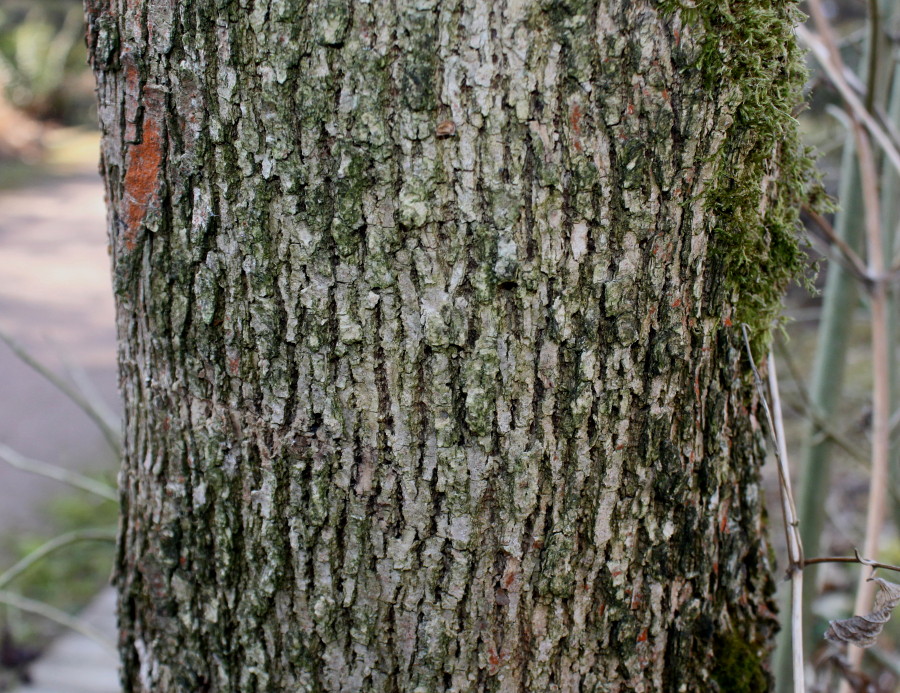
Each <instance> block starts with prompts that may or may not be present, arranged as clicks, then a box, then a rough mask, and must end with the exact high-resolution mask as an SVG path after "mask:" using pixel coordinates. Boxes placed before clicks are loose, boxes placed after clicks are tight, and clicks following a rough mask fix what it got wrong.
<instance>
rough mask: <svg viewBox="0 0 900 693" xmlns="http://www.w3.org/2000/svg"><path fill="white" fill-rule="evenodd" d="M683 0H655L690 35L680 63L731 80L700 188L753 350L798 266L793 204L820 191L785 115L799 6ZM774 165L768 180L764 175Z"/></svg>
mask: <svg viewBox="0 0 900 693" xmlns="http://www.w3.org/2000/svg"><path fill="white" fill-rule="evenodd" d="M691 4H692V5H693V6H692V7H687V6H686V5H685V4H682V2H681V1H680V0H664V2H661V3H660V6H661V9H662V11H663V12H664V13H669V14H672V13H678V14H679V15H680V17H681V20H682V22H683V24H684V25H685V30H686V31H690V32H692V33H694V34H695V35H696V36H698V37H699V46H698V54H697V55H692V59H691V61H690V63H691V64H690V65H687V64H686V65H685V66H684V67H685V69H690V70H699V71H700V75H701V80H702V84H703V87H704V88H705V89H710V90H717V89H734V90H735V96H734V99H735V100H736V104H735V105H736V112H735V116H734V123H733V125H732V127H731V129H730V132H729V133H728V137H727V138H726V144H725V146H724V147H722V149H721V150H720V151H719V152H716V153H715V157H716V159H717V161H716V163H717V166H716V171H717V174H716V179H715V180H714V182H713V184H712V185H710V186H709V187H708V189H707V192H706V195H705V197H706V206H707V209H708V211H709V212H710V213H711V215H712V218H713V224H714V228H713V229H712V247H711V250H712V254H713V258H714V261H715V262H716V264H717V265H718V267H717V269H718V272H719V273H720V275H721V276H722V278H723V282H724V289H725V292H726V295H727V297H729V298H731V300H733V301H734V306H733V308H734V313H733V316H732V320H733V322H734V323H735V324H738V323H747V324H748V325H749V327H750V330H751V332H752V334H753V342H754V344H753V346H754V351H757V352H761V353H764V351H765V349H766V348H767V345H768V343H769V340H770V338H771V332H772V327H773V325H774V324H776V322H777V321H778V318H779V315H780V311H781V299H782V296H783V293H784V290H785V289H786V287H787V284H788V283H789V282H790V281H791V280H797V279H801V278H803V277H804V275H805V274H807V264H806V262H805V259H804V257H805V256H804V254H803V252H802V249H801V238H802V227H801V225H800V222H799V211H800V206H801V204H802V203H804V202H807V203H809V204H812V205H814V206H816V207H820V206H821V199H822V196H821V194H820V190H821V188H820V186H819V184H818V178H817V176H816V174H815V170H814V165H813V161H812V159H811V157H810V155H809V152H808V150H807V149H806V148H804V147H803V145H802V144H801V142H800V135H799V128H798V123H797V121H796V119H795V118H794V117H793V116H792V113H793V112H794V111H796V109H797V107H798V106H799V105H800V103H801V88H802V86H803V83H804V81H805V79H806V69H805V66H804V62H803V53H802V51H801V50H800V49H799V47H798V46H797V43H796V40H795V39H794V36H793V33H792V27H793V26H794V25H795V24H796V23H797V22H798V21H799V20H800V18H801V14H800V13H799V11H798V10H797V8H796V3H794V2H790V1H786V0H780V1H779V0H775V1H772V0H769V1H762V0H743V1H741V0H735V1H733V2H730V3H721V2H719V1H718V0H697V2H695V3H691ZM773 172H774V173H775V174H776V176H775V180H774V181H771V182H767V180H768V179H769V177H770V176H771V174H772V173H773ZM767 188H768V190H767ZM764 196H765V197H766V198H767V199H766V200H765V204H762V203H763V197H764ZM761 208H762V209H763V211H760V209H761ZM726 300H728V298H726Z"/></svg>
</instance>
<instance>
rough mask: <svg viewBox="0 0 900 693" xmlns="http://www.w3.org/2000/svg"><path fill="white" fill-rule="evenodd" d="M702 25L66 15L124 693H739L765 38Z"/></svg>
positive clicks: (747, 665)
mask: <svg viewBox="0 0 900 693" xmlns="http://www.w3.org/2000/svg"><path fill="white" fill-rule="evenodd" d="M699 5H700V6H701V7H700V9H694V10H691V11H690V12H689V13H688V12H685V13H682V12H681V11H679V8H677V7H675V6H666V7H662V6H660V5H658V4H655V3H650V2H627V3H626V2H619V1H614V0H606V1H604V2H574V1H573V2H549V1H548V2H530V1H528V0H509V1H508V2H489V1H488V0H456V1H450V2H444V3H438V2H436V1H435V0H395V1H394V2H387V1H386V0H372V1H371V2H361V1H360V2H348V1H344V0H320V1H318V2H316V1H313V2H304V1H301V0H267V1H262V0H257V1H256V2H250V1H249V0H243V1H241V2H238V1H236V0H235V1H228V0H220V1H219V2H215V3H212V2H202V3H201V2H190V1H184V2H180V3H176V2H174V0H144V1H143V2H142V1H138V0H128V1H127V2H126V1H124V0H118V1H116V0H89V2H88V3H87V14H88V21H89V24H88V27H89V28H88V43H89V47H90V50H91V54H92V56H93V65H94V68H95V71H96V74H97V79H98V85H99V95H100V102H101V110H100V113H101V121H102V125H103V130H104V140H103V170H104V174H105V176H106V181H107V190H108V198H109V204H110V216H109V228H110V239H111V247H112V255H113V266H114V282H115V290H116V296H117V303H118V326H119V338H120V355H119V358H120V367H121V380H122V391H123V395H124V398H125V409H126V422H125V440H126V448H127V452H126V460H125V464H124V467H123V471H122V475H121V489H122V504H123V525H122V532H121V539H120V553H119V560H118V571H117V575H116V582H117V584H118V588H119V591H120V623H121V627H122V641H121V651H122V655H123V660H124V673H123V680H124V685H125V688H126V690H128V691H160V690H166V691H174V690H191V691H241V692H242V693H244V692H246V691H274V690H292V691H293V690H296V691H422V692H424V691H542V690H560V691H696V690H716V689H721V690H738V689H737V688H734V687H733V686H735V685H742V686H747V687H746V688H745V689H744V690H765V689H766V687H767V685H768V681H767V678H766V673H765V671H764V667H763V664H762V658H763V657H764V656H765V653H766V651H767V648H768V644H769V639H770V636H771V633H772V629H773V625H774V620H773V616H772V614H771V611H770V610H769V609H770V607H771V606H772V602H771V589H772V580H771V577H770V570H771V565H770V564H769V558H768V548H767V545H766V543H765V540H764V536H763V532H762V528H761V507H760V502H761V501H760V497H759V490H758V485H757V482H758V478H757V477H758V467H759V465H760V463H761V461H762V458H763V450H762V444H761V443H762V432H761V430H760V427H759V424H758V423H757V420H756V418H755V412H756V402H755V400H754V392H753V387H752V383H751V380H750V378H749V368H748V364H747V361H746V355H745V354H744V353H743V351H742V346H741V339H740V333H739V331H738V330H737V329H736V325H735V326H732V323H733V322H734V323H736V322H737V321H738V320H739V319H741V320H743V319H746V320H748V321H752V320H753V316H754V315H759V316H762V317H761V318H760V319H759V325H762V326H763V328H764V329H766V328H767V327H768V322H769V321H770V318H771V315H772V313H773V308H772V305H770V304H771V300H770V298H769V294H768V293H766V292H765V291H764V292H762V294H761V295H762V298H760V297H759V296H757V295H756V294H751V293H749V292H748V290H747V289H746V283H745V282H744V280H745V279H746V277H748V276H752V277H758V281H757V279H754V281H756V283H757V284H758V287H762V288H765V290H766V291H769V288H772V291H773V293H774V294H777V292H778V291H780V290H781V288H783V283H784V282H783V279H784V277H783V272H782V273H779V272H781V270H780V269H779V268H780V267H782V266H784V265H789V264H790V263H791V262H794V260H793V259H790V258H789V259H788V261H784V260H783V258H782V259H779V257H777V256H776V253H775V251H772V252H771V253H770V252H769V251H768V250H767V248H768V247H769V245H772V247H773V248H776V247H778V243H782V245H783V239H781V240H779V238H781V237H777V236H776V235H775V232H774V231H773V232H771V234H770V236H765V234H764V233H763V231H761V229H763V228H764V223H763V222H768V221H772V220H773V219H775V217H774V216H773V214H775V213H774V212H772V211H771V210H781V209H782V206H783V205H784V199H785V195H784V194H783V193H782V191H783V190H784V189H787V188H786V187H784V186H782V185H781V183H780V182H778V181H777V176H778V173H779V164H780V162H781V160H782V158H783V152H782V147H781V145H780V144H778V142H779V141H780V140H778V138H776V137H775V136H774V135H772V136H771V137H769V139H766V138H765V137H764V136H762V135H760V134H759V133H760V132H764V131H765V132H769V131H766V130H765V128H760V127H759V123H758V122H755V121H754V120H753V118H754V117H761V116H758V114H757V115H754V114H755V113H756V111H754V110H753V109H755V108H759V107H762V108H763V109H764V110H765V108H769V106H771V108H769V111H766V113H768V114H769V115H767V116H766V117H770V116H771V117H772V118H774V117H780V116H775V115H772V113H774V112H775V111H776V110H777V111H779V112H781V110H783V108H782V106H781V105H780V103H779V102H777V99H776V97H775V93H776V92H777V93H779V94H782V95H783V94H784V93H787V92H788V91H790V89H788V88H787V87H784V84H789V83H792V82H791V80H792V79H794V77H793V76H792V73H791V70H792V69H793V68H792V67H791V65H792V63H791V60H793V58H792V55H793V53H792V51H793V48H792V46H793V39H792V37H791V35H790V22H791V14H790V12H791V6H790V5H787V4H781V3H762V2H757V3H743V4H740V3H738V6H737V7H736V8H735V9H734V12H735V15H734V16H731V15H727V16H725V15H722V16H720V13H719V10H717V9H711V8H713V7H715V6H717V5H718V3H699ZM760 8H762V9H760ZM751 11H752V13H751ZM697 13H699V15H698V14H697ZM763 15H764V17H763V20H764V22H765V23H766V24H765V27H764V29H760V30H759V31H757V33H753V31H756V29H754V27H757V26H758V25H759V24H760V22H762V21H763V20H760V19H759V16H763ZM723 17H724V19H723ZM729 17H730V19H729ZM723 22H724V24H723ZM728 22H730V24H729V23H728ZM754 22H755V23H754ZM714 26H718V27H721V26H728V27H729V29H728V32H731V33H728V32H724V33H722V34H721V35H719V34H715V33H714V30H713V29H712V28H711V27H714ZM773 26H774V27H775V29H777V30H778V31H780V32H781V37H782V39H783V41H782V42H781V43H780V44H778V45H774V44H773V43H772V42H771V36H772V31H773V29H772V27H773ZM748 27H749V29H748ZM750 29H753V31H750ZM747 31H750V33H746V32H747ZM745 33H746V35H745ZM776 35H777V32H776ZM775 43H777V42H775ZM760 51H763V52H764V51H769V53H771V54H772V55H775V58H772V55H768V57H765V56H764V57H765V59H764V64H765V68H764V70H762V71H761V72H759V74H757V73H753V75H754V76H753V79H754V80H756V81H753V83H752V84H750V81H749V75H750V72H751V71H752V69H755V68H752V66H753V65H754V64H755V63H754V62H753V61H755V60H757V59H758V58H759V57H760ZM773 51H774V53H773ZM721 56H726V57H727V56H732V57H731V58H728V59H727V60H726V61H725V62H724V63H722V62H721ZM779 56H780V57H779ZM716 60H719V61H720V63H716V62H715V61H716ZM773 60H774V62H773ZM742 61H745V62H746V70H745V62H742ZM714 63H715V64H716V65H719V66H720V67H721V65H724V66H725V67H726V68H728V69H729V70H731V69H732V67H733V66H739V67H740V69H741V70H745V71H747V75H744V77H747V79H748V81H747V83H744V82H742V81H741V78H742V76H741V75H738V74H736V73H735V74H731V73H728V74H726V73H725V72H722V73H721V74H719V75H718V77H720V78H717V73H716V72H715V71H714V70H713V69H712V68H710V67H709V66H710V65H713V64H714ZM716 69H718V68H716ZM723 69H724V68H723ZM735 69H737V68H735ZM779 70H780V72H779ZM732 72H735V70H732ZM760 75H762V76H760ZM765 79H769V80H770V81H771V83H772V85H775V87H774V88H773V87H772V86H771V85H770V84H769V83H767V82H765ZM760 80H762V81H760ZM794 81H795V80H794ZM760 85H761V86H760ZM754 89H760V90H761V91H760V93H761V94H763V95H762V96H759V95H758V94H757V95H755V96H753V97H751V96H750V93H751V92H752V91H753V90H754ZM779 90H780V91H779ZM770 92H771V94H770ZM757 96H759V98H757ZM779 98H781V97H779ZM751 102H752V103H751ZM751 106H752V108H751ZM789 110H790V108H788V112H789ZM770 111H771V113H770ZM788 117H789V116H788ZM766 122H769V121H766ZM779 122H780V121H779ZM778 127H782V126H781V125H779V126H778ZM770 130H771V128H770ZM778 213H779V214H780V213H781V211H779V212H778ZM779 218H780V217H779ZM776 221H777V220H776ZM765 228H769V227H765ZM773 228H774V227H773ZM765 233H769V231H765ZM754 234H756V235H754ZM759 234H763V235H759ZM757 236H758V237H757ZM735 239H739V240H737V241H735ZM754 239H755V240H754ZM735 243H737V244H738V245H737V246H736V245H735ZM741 244H743V245H741ZM784 247H787V246H784ZM736 248H737V250H739V251H740V252H739V253H737V254H735V252H734V251H735V249H736ZM741 262H745V263H748V264H746V265H742V264H741ZM746 267H750V268H752V269H751V270H747V271H745V269H746ZM754 272H755V273H756V274H754ZM742 282H744V283H742ZM763 294H764V295H763ZM742 316H749V317H742ZM764 329H763V330H758V331H757V336H759V338H760V339H764V335H763V334H762V333H763V331H764ZM730 686H731V687H730Z"/></svg>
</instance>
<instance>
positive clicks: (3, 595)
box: [0, 590, 116, 652]
mask: <svg viewBox="0 0 900 693" xmlns="http://www.w3.org/2000/svg"><path fill="white" fill-rule="evenodd" d="M0 604H8V605H9V606H12V607H15V608H16V609H19V610H20V611H27V612H28V613H31V614H37V615H38V616H43V617H44V618H46V619H48V620H50V621H53V622H55V623H58V624H59V625H61V626H65V627H66V628H69V629H70V630H74V631H75V632H77V633H81V634H82V635H84V636H86V637H88V638H90V639H91V640H93V641H94V642H97V643H99V644H100V645H102V646H103V647H105V648H107V649H109V650H111V651H113V652H115V651H116V646H115V643H112V642H110V640H109V638H107V637H106V636H105V635H103V633H101V632H100V631H99V630H97V629H96V628H94V627H93V626H92V625H90V624H89V623H85V622H84V621H82V620H81V619H78V618H75V617H74V616H70V615H69V614H67V613H66V612H65V611H63V610H62V609H57V608H56V607H55V606H52V605H50V604H46V603H44V602H39V601H36V600H34V599H28V597H23V596H21V595H18V594H15V593H13V592H6V591H3V590H0Z"/></svg>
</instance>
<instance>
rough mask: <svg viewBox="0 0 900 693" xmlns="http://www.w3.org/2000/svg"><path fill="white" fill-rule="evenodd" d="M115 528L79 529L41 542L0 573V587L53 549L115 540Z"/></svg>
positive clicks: (3, 586) (4, 585) (57, 549)
mask: <svg viewBox="0 0 900 693" xmlns="http://www.w3.org/2000/svg"><path fill="white" fill-rule="evenodd" d="M115 540H116V530H113V529H79V530H75V531H73V532H67V533H66V534H61V535H60V536H58V537H54V538H53V539H51V540H50V541H48V542H46V543H45V544H42V545H41V546H39V547H38V548H36V549H35V550H34V551H32V552H31V553H29V554H28V555H27V556H25V557H24V558H23V559H22V560H20V561H18V562H17V563H16V564H15V565H13V566H12V567H10V568H8V569H7V570H6V571H5V572H3V573H0V589H3V588H5V587H6V586H7V585H8V584H9V583H10V582H12V581H13V580H15V579H16V578H17V577H19V576H20V575H21V574H22V573H24V572H25V571H26V570H28V569H29V568H30V567H31V566H33V565H34V564H35V563H37V562H38V561H40V560H41V559H42V558H45V557H47V556H49V555H50V554H51V553H54V552H55V551H59V550H60V549H62V548H64V547H66V546H71V545H72V544H76V543H78V542H82V541H113V542H114V541H115Z"/></svg>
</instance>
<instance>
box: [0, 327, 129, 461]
mask: <svg viewBox="0 0 900 693" xmlns="http://www.w3.org/2000/svg"><path fill="white" fill-rule="evenodd" d="M0 340H3V341H4V342H6V345H7V346H8V347H9V348H10V349H11V350H12V352H13V353H14V354H15V355H16V356H18V357H19V358H20V359H21V360H22V361H24V362H25V363H26V364H28V365H29V366H31V368H33V369H34V370H35V371H37V372H38V373H40V374H41V375H42V376H44V378H46V379H47V380H48V381H49V382H50V383H52V384H53V385H54V386H55V387H56V388H57V389H58V390H59V391H60V392H62V393H63V394H64V395H65V396H66V397H68V398H69V399H70V400H72V402H73V403H74V404H75V405H76V406H77V407H78V408H79V409H81V410H82V411H83V412H84V413H85V414H87V415H88V417H90V419H91V421H93V422H94V423H95V424H96V425H97V428H99V429H100V432H101V433H102V434H103V437H104V438H105V439H106V442H107V444H108V445H109V447H110V448H112V451H113V452H114V453H116V456H118V457H121V455H122V441H121V439H120V437H119V433H118V431H116V429H115V428H114V427H113V426H111V425H110V424H109V422H108V421H107V420H106V418H105V417H104V415H103V413H102V412H100V411H98V410H97V408H96V407H95V406H94V405H93V403H92V402H91V401H90V400H88V399H87V398H85V397H84V396H83V395H82V394H81V393H80V392H79V391H78V390H76V389H75V388H73V387H72V386H71V385H69V383H67V382H66V381H65V380H63V379H62V378H60V377H59V376H58V375H56V373H54V372H53V371H51V370H50V369H49V368H47V367H46V366H45V365H44V364H42V363H41V362H40V361H38V360H37V359H35V358H34V357H33V356H32V355H31V354H30V353H28V350H27V349H25V347H23V346H22V345H21V344H19V343H18V342H17V341H16V340H15V339H13V337H12V336H11V335H9V334H7V333H6V332H5V331H3V330H0Z"/></svg>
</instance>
